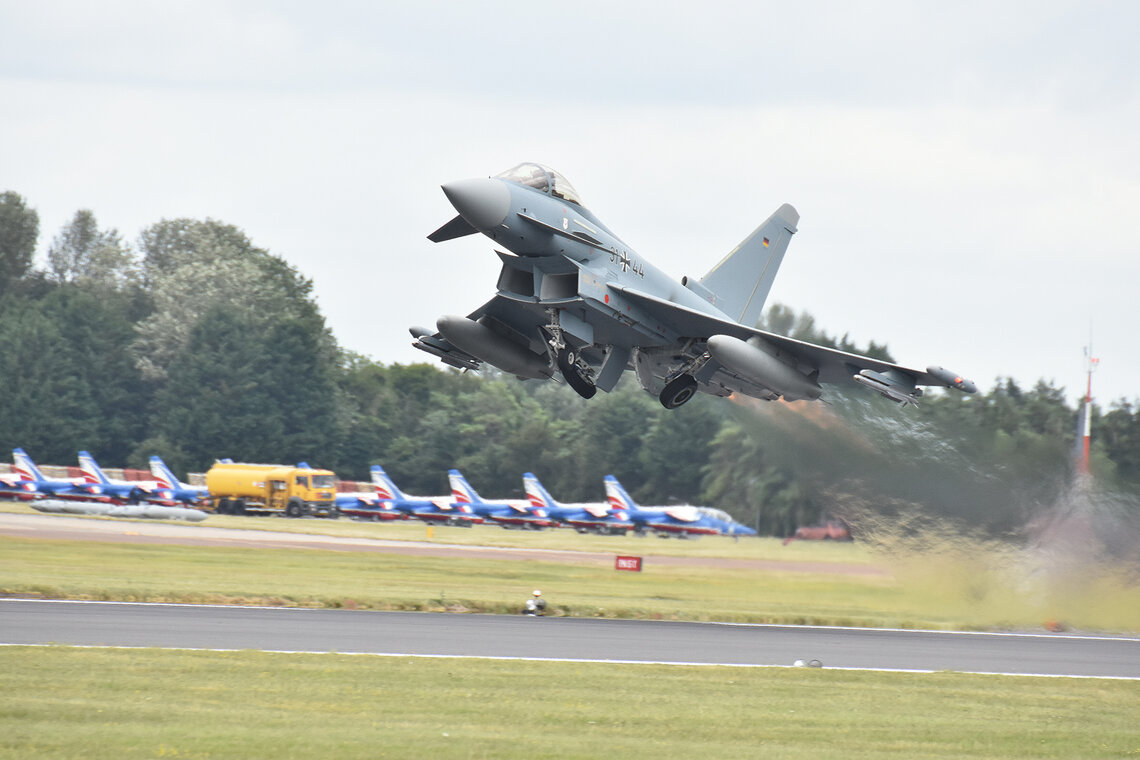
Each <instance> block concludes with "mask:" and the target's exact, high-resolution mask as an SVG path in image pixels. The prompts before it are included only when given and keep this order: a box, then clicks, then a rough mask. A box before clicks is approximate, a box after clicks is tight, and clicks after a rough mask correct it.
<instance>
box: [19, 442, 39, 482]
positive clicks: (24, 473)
mask: <svg viewBox="0 0 1140 760" xmlns="http://www.w3.org/2000/svg"><path fill="white" fill-rule="evenodd" d="M12 464H13V469H14V470H15V471H16V474H17V475H19V476H21V477H22V478H24V479H25V480H47V478H45V477H44V474H43V473H42V472H40V468H39V467H36V463H35V462H33V461H32V458H31V457H30V456H28V452H26V451H24V450H23V449H19V448H16V449H12Z"/></svg>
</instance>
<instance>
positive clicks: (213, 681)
mask: <svg viewBox="0 0 1140 760" xmlns="http://www.w3.org/2000/svg"><path fill="white" fill-rule="evenodd" d="M0 672H2V673H3V674H4V675H3V679H4V686H5V688H4V690H3V694H2V696H0V758H27V757H46V758H75V757H84V758H95V759H99V758H108V759H112V758H113V759H115V760H118V759H120V758H163V757H166V758H231V757H241V758H274V759H275V760H279V759H281V758H317V757H321V758H325V757H328V758H340V759H344V758H378V757H393V758H587V757H589V758H595V757H620V758H641V757H646V758H650V757H651V758H654V759H655V760H665V759H666V758H693V757H709V758H718V759H719V758H745V757H747V758H755V757H767V758H811V760H818V758H820V757H843V758H856V759H858V758H868V759H869V758H905V759H906V760H911V759H913V758H1102V757H1103V758H1120V757H1130V756H1133V757H1134V756H1136V755H1137V754H1140V721H1137V719H1136V718H1137V705H1138V700H1140V687H1138V686H1137V684H1135V683H1133V682H1122V681H1100V680H1092V679H1045V678H1012V677H1002V676H977V675H960V674H949V673H940V674H933V675H913V674H900V673H866V672H845V671H831V670H826V669H824V670H815V669H766V668H765V669H745V668H723V667H707V668H698V667H678V666H672V667H670V666H653V665H601V664H576V663H536V662H500V661H487V660H442V659H410V658H382V657H369V656H347V655H331V654H330V655H281V654H266V653H257V652H232V653H229V652H227V653H212V652H181V651H173V652H171V651H160V650H146V649H142V650H114V649H77V648H68V647H44V648H40V647H5V648H0Z"/></svg>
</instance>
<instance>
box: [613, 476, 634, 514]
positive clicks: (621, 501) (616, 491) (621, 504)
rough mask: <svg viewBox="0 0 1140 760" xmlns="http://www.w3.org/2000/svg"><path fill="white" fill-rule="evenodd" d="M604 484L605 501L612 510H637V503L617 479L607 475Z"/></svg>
mask: <svg viewBox="0 0 1140 760" xmlns="http://www.w3.org/2000/svg"><path fill="white" fill-rule="evenodd" d="M605 483H606V499H607V500H608V501H609V502H610V506H611V507H613V508H614V509H638V506H637V502H635V501H634V500H633V497H631V496H630V495H629V493H628V492H626V490H625V488H624V487H623V486H622V484H621V483H619V482H618V479H617V478H615V477H614V476H613V475H607V476H606V478H605Z"/></svg>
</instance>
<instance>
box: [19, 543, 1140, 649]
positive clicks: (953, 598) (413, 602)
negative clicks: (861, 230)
mask: <svg viewBox="0 0 1140 760" xmlns="http://www.w3.org/2000/svg"><path fill="white" fill-rule="evenodd" d="M453 530H462V529H458V528H457V529H453ZM504 532H505V531H504ZM520 535H528V534H520ZM742 543H743V542H742ZM726 545H728V546H730V547H731V548H732V549H733V550H734V551H737V550H739V547H738V546H737V545H735V544H733V542H731V541H729V542H727V544H726ZM815 547H819V549H820V551H821V555H823V556H830V557H833V556H835V554H834V552H835V551H836V550H837V547H834V546H827V545H823V544H816V545H812V546H810V547H804V548H805V549H808V548H815ZM847 548H848V547H838V549H839V550H842V551H845V550H847ZM801 551H802V550H801ZM0 556H2V557H3V562H2V563H0V593H4V594H8V595H20V596H42V597H47V598H68V599H114V600H127V601H178V602H191V603H196V602H209V603H234V604H269V605H286V606H292V605H297V606H318V607H349V608H362V609H382V610H383V609H398V610H439V611H442V610H450V611H455V612H507V613H510V612H514V611H517V609H518V608H519V605H520V604H521V602H522V600H524V599H525V598H526V597H527V596H528V595H529V593H530V590H531V589H533V588H541V589H542V590H543V592H544V595H545V596H546V597H547V599H548V600H549V603H550V604H551V605H552V612H554V614H562V615H574V616H604V617H626V618H655V619H657V618H659V619H678V620H720V621H735V622H778V623H796V624H819V625H855V626H878V627H902V628H907V627H909V628H951V629H1039V628H1040V626H1041V625H1042V624H1043V622H1044V621H1045V620H1047V619H1056V620H1063V621H1065V622H1066V623H1067V624H1068V625H1070V626H1074V627H1079V628H1082V629H1089V630H1094V629H1095V630H1108V631H1136V630H1140V589H1138V588H1137V587H1136V586H1127V585H1121V584H1122V583H1123V582H1121V583H1114V582H1112V579H1110V578H1101V579H1097V583H1100V584H1101V585H1097V583H1094V582H1092V581H1090V582H1088V583H1085V584H1083V585H1081V586H1079V587H1076V588H1068V587H1058V588H1055V589H1051V588H1044V587H1040V588H1038V590H1037V591H1036V592H1035V593H1033V594H1028V593H1025V591H1024V590H1023V589H1022V590H1019V589H1016V588H1012V587H1010V586H1008V585H1007V584H1005V583H1004V582H1003V579H1002V578H1001V577H1000V576H998V575H997V574H995V573H994V572H993V571H992V570H987V568H986V567H985V566H984V565H983V564H981V563H980V562H974V563H968V564H962V560H961V558H945V557H937V556H933V557H932V560H931V563H930V564H929V565H919V566H916V567H914V568H913V569H906V568H905V567H904V570H905V573H904V574H903V575H902V576H901V577H899V575H897V574H896V575H895V576H891V575H867V574H852V573H846V572H827V571H826V567H827V565H823V566H822V567H823V568H824V569H823V570H821V569H820V568H821V565H819V564H818V563H817V562H812V563H810V564H809V565H807V566H806V567H810V568H811V571H805V572H796V571H794V570H787V571H779V572H776V571H757V570H755V569H739V568H734V567H719V566H698V567H692V566H668V565H655V564H653V562H652V559H648V560H647V561H646V565H645V569H644V571H643V572H641V573H626V572H616V571H614V570H613V568H612V566H610V565H599V564H597V563H585V564H583V563H578V562H574V561H569V560H566V559H564V558H561V557H557V558H554V559H548V560H541V561H539V560H526V561H520V560H502V559H471V558H467V557H426V556H410V555H400V554H385V553H373V552H343V551H323V550H321V551H317V550H307V549H301V550H298V549H286V548H264V549H248V548H229V547H196V546H174V545H164V544H125V543H102V542H94V541H92V542H88V541H76V542H69V541H49V540H40V539H18V538H7V537H0ZM955 563H958V564H955ZM791 567H794V564H793V565H791ZM900 567H903V566H902V565H900Z"/></svg>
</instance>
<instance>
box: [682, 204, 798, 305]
mask: <svg viewBox="0 0 1140 760" xmlns="http://www.w3.org/2000/svg"><path fill="white" fill-rule="evenodd" d="M799 221H800V215H799V212H797V211H796V210H795V208H793V207H792V206H791V205H789V204H787V203H785V204H784V205H783V206H780V208H778V209H776V213H774V214H772V215H771V216H770V217H768V219H767V221H765V222H764V223H763V224H761V225H760V226H759V227H757V228H756V231H755V232H753V233H752V234H751V235H749V236H748V237H746V238H745V239H744V241H743V242H742V243H741V244H740V245H738V246H736V248H734V249H732V251H731V252H730V253H729V254H728V255H727V256H725V257H724V258H723V259H721V261H720V263H719V264H717V265H716V266H715V267H713V268H712V269H711V270H710V271H709V273H708V274H706V275H705V276H704V277H702V278H701V280H700V285H701V287H703V288H705V289H706V290H707V291H709V292H710V293H711V294H712V298H711V299H710V300H711V301H712V303H713V305H714V306H716V307H717V308H718V309H720V310H721V311H723V312H724V313H725V314H727V315H728V316H730V317H732V318H733V319H735V320H736V321H737V322H739V323H740V324H742V325H747V326H749V327H754V326H755V325H756V322H757V320H759V319H760V313H761V312H762V311H763V310H764V302H765V301H766V300H767V299H768V291H770V290H771V289H772V283H773V282H775V280H776V273H777V272H778V271H779V269H780V264H781V262H783V260H784V253H785V252H786V251H787V250H788V243H789V242H790V241H791V239H792V235H794V234H795V233H796V225H797V224H799ZM706 297H707V296H706Z"/></svg>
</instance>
